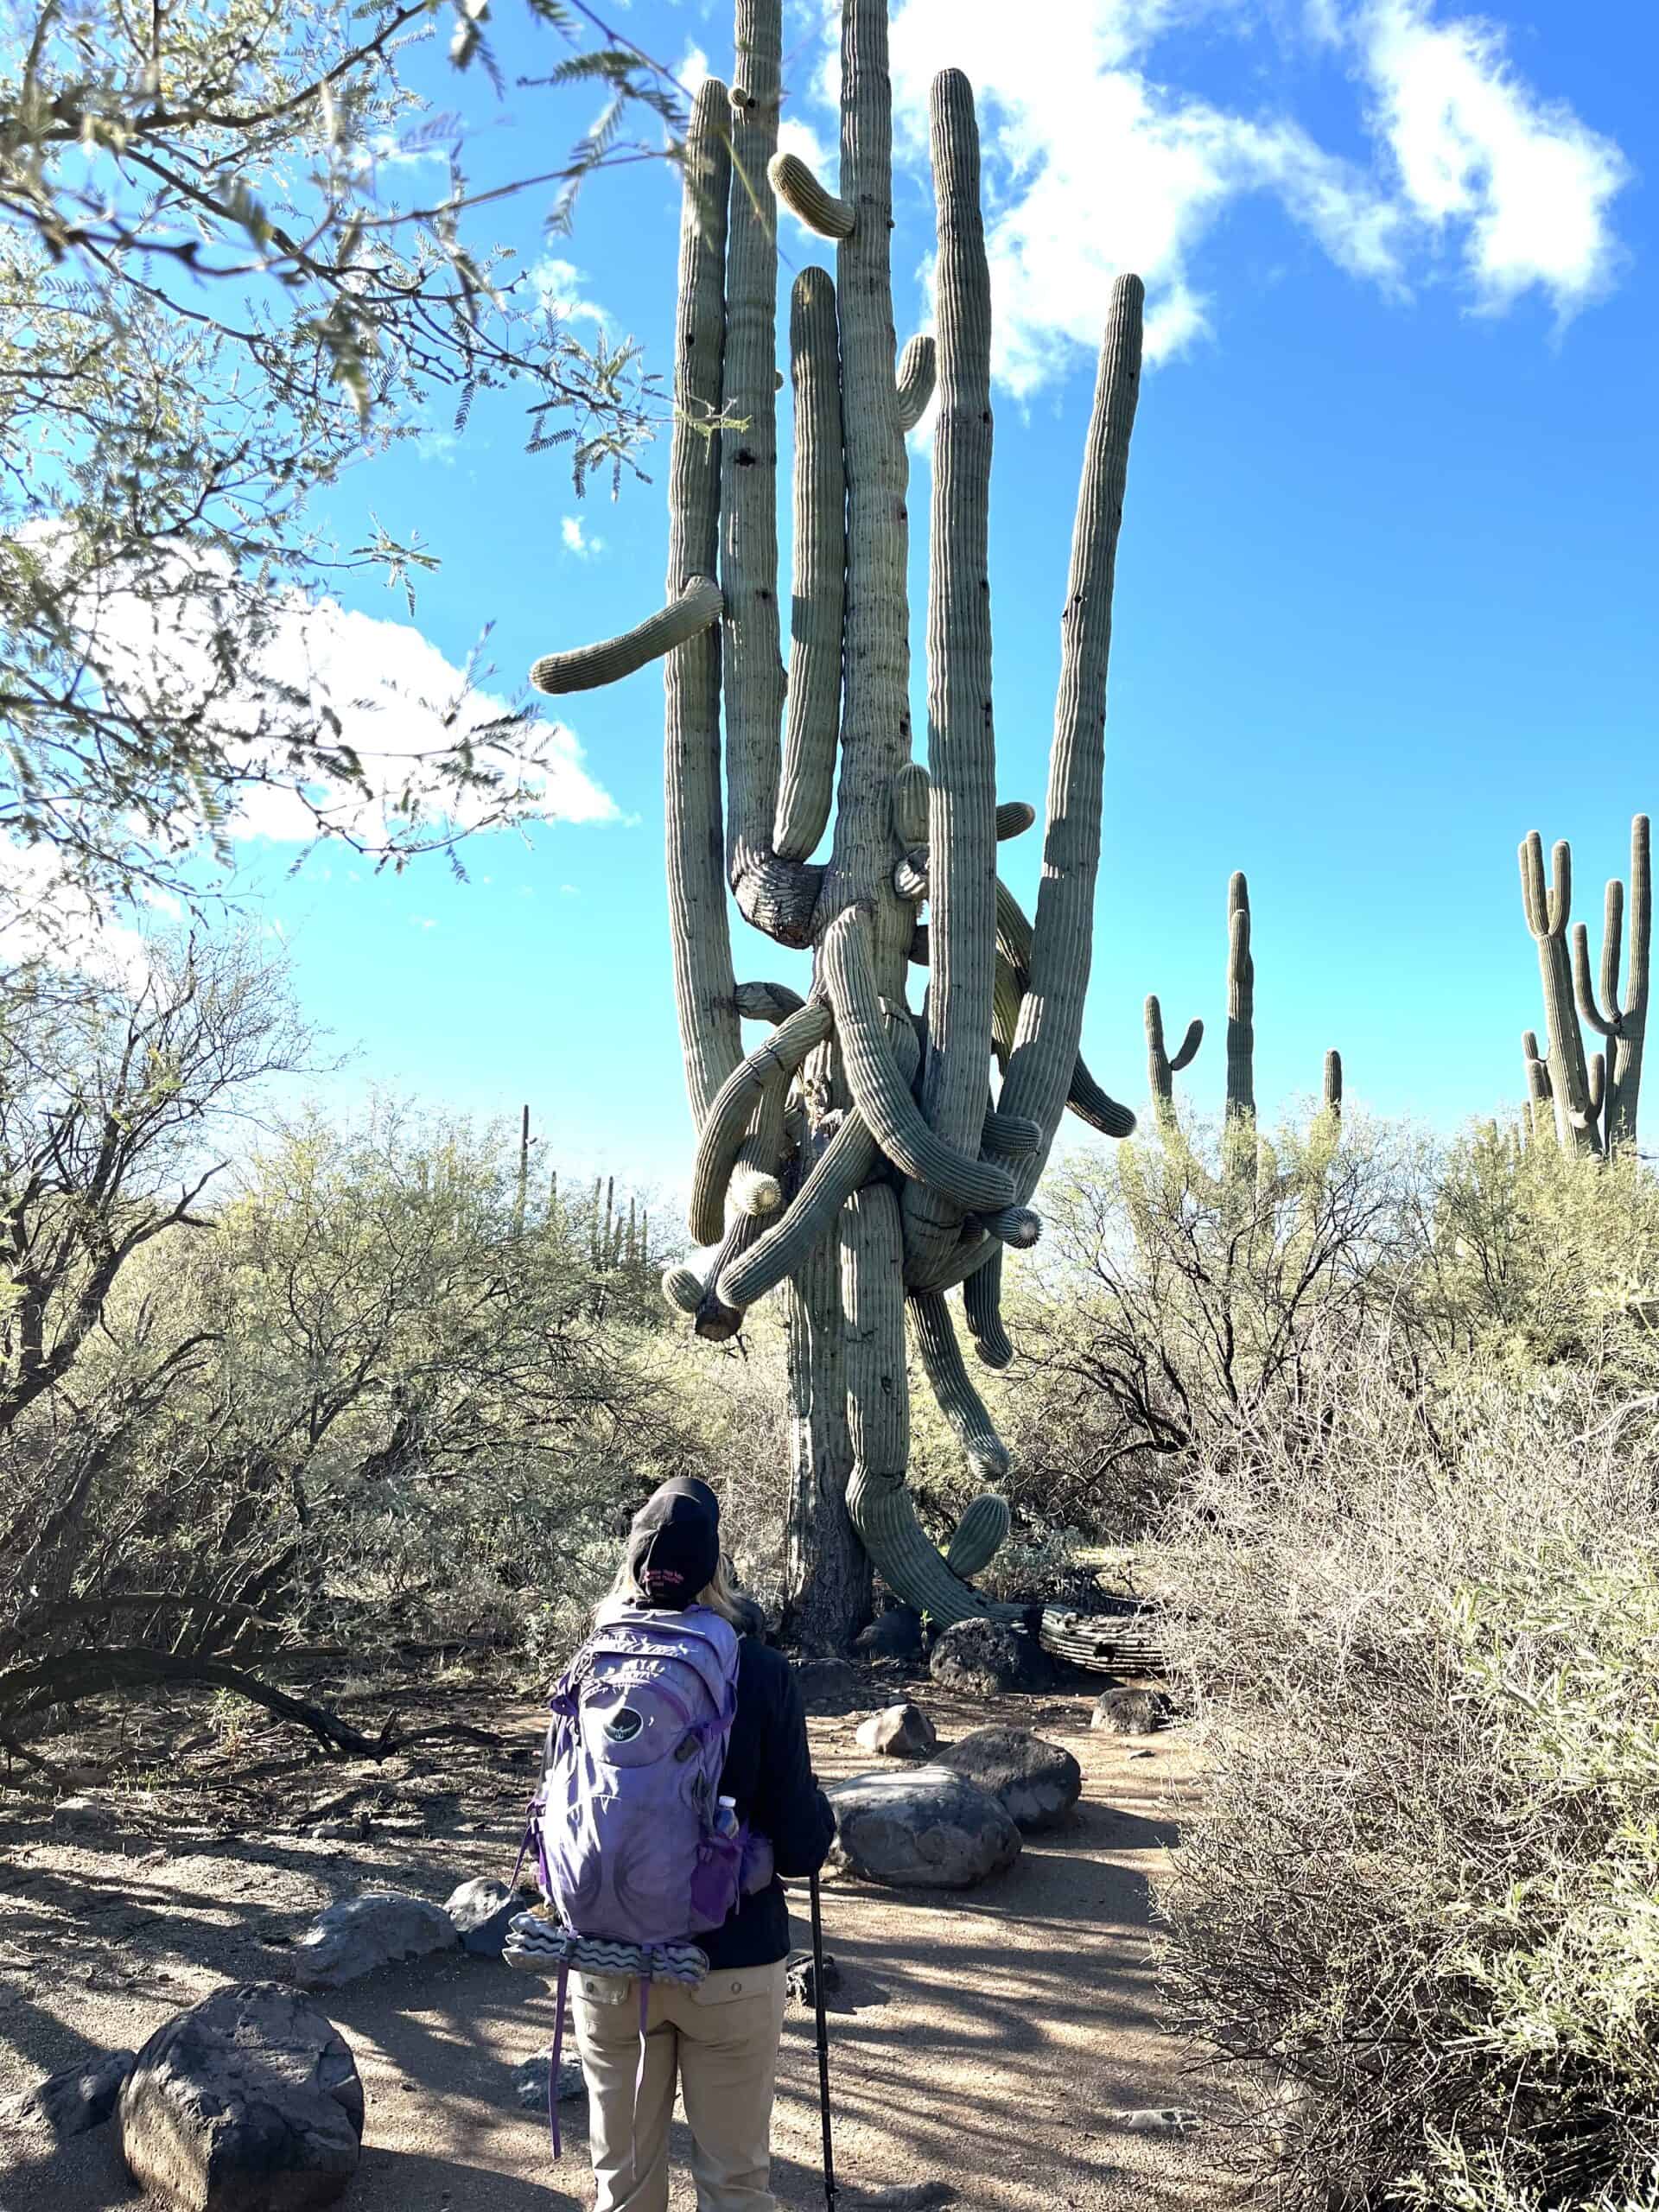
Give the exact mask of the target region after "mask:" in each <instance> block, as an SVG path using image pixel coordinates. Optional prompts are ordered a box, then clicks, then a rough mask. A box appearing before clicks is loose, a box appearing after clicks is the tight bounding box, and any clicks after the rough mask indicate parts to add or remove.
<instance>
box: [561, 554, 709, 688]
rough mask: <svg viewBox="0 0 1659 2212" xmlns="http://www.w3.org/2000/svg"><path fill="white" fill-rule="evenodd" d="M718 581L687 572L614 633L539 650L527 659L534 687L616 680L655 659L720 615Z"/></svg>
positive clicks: (591, 684)
mask: <svg viewBox="0 0 1659 2212" xmlns="http://www.w3.org/2000/svg"><path fill="white" fill-rule="evenodd" d="M720 608H721V594H720V586H719V585H718V584H717V583H716V582H715V580H714V578H713V577H712V576H692V577H690V579H689V580H688V581H687V582H685V583H684V584H683V586H682V587H681V588H680V590H679V592H678V593H677V595H676V596H675V597H674V598H673V599H671V600H670V601H669V602H668V604H667V605H666V606H665V607H658V610H657V612H656V613H654V614H648V615H647V616H646V617H645V620H644V621H643V622H636V623H635V625H634V626H633V627H632V630H624V631H623V632H622V633H621V635H620V637H616V638H601V639H600V640H599V642H598V644H596V645H577V646H575V647H573V648H572V650H571V651H570V652H563V653H543V655H542V658H540V660H538V661H533V662H532V663H531V671H530V680H531V683H533V684H534V685H535V686H536V689H537V690H538V691H550V692H553V693H554V694H556V695H562V694H563V693H565V692H569V691H592V690H597V688H598V687H599V685H601V683H620V681H621V679H622V677H625V676H632V674H633V672H634V671H635V670H636V669H639V668H644V667H645V665H646V664H647V663H648V662H650V661H653V660H661V658H663V656H664V653H671V652H673V650H674V648H675V646H676V645H683V644H684V643H685V641H686V639H688V638H695V637H696V634H697V632H699V631H700V630H708V629H711V628H712V627H713V626H714V625H715V623H716V622H718V621H719V620H720Z"/></svg>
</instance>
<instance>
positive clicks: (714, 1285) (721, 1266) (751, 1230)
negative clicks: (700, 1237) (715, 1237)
mask: <svg viewBox="0 0 1659 2212" xmlns="http://www.w3.org/2000/svg"><path fill="white" fill-rule="evenodd" d="M760 1229H761V1224H760V1221H759V1219H758V1218H757V1217H756V1216H755V1215H753V1214H751V1213H740V1214H734V1216H733V1217H732V1223H731V1226H730V1228H729V1229H728V1230H727V1231H726V1234H725V1236H723V1237H722V1238H721V1243H720V1247H719V1249H718V1250H717V1251H716V1252H715V1256H714V1258H713V1260H712V1261H711V1262H709V1273H708V1275H707V1277H706V1279H705V1281H704V1283H703V1291H702V1301H701V1303H700V1304H699V1305H698V1307H697V1316H696V1322H695V1324H694V1325H695V1327H696V1332H697V1334H698V1335H699V1336H700V1337H701V1338H703V1340H704V1341H705V1342H706V1343H708V1344H729V1343H730V1341H731V1339H732V1338H734V1336H735V1335H736V1334H737V1332H738V1331H739V1330H740V1329H741V1327H742V1325H743V1315H742V1313H741V1310H740V1309H739V1308H738V1307H737V1306H728V1305H727V1303H726V1301H725V1300H724V1299H723V1298H721V1294H720V1279H721V1275H722V1274H724V1273H725V1271H726V1269H727V1268H728V1267H730V1265H731V1264H732V1262H733V1261H734V1260H735V1259H736V1258H737V1257H738V1256H739V1255H740V1254H741V1253H743V1252H746V1251H747V1249H748V1248H749V1246H750V1245H751V1244H753V1243H754V1241H755V1239H756V1238H757V1237H758V1236H760Z"/></svg>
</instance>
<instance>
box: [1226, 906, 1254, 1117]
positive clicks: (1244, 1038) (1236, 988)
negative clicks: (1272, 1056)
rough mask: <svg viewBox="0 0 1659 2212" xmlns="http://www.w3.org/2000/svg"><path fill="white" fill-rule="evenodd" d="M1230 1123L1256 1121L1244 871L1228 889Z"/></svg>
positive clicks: (1251, 975)
mask: <svg viewBox="0 0 1659 2212" xmlns="http://www.w3.org/2000/svg"><path fill="white" fill-rule="evenodd" d="M1227 1119H1228V1120H1229V1121H1230V1122H1252V1123H1253V1122H1255V959H1254V958H1253V957H1252V956H1251V952H1250V887H1249V884H1248V883H1247V882H1246V881H1245V880H1244V874H1243V869H1242V868H1241V869H1237V870H1236V871H1235V872H1234V875H1233V879H1232V881H1231V882H1230V884H1229V885H1228V887H1227Z"/></svg>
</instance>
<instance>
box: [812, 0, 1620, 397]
mask: <svg viewBox="0 0 1659 2212" xmlns="http://www.w3.org/2000/svg"><path fill="white" fill-rule="evenodd" d="M826 12H827V13H833V12H834V11H826ZM1293 20H1294V21H1295V22H1296V23H1297V30H1296V33H1295V38H1296V41H1297V44H1298V46H1299V48H1300V50H1299V51H1298V52H1297V54H1296V55H1295V60H1296V62H1297V66H1298V72H1299V74H1300V75H1304V76H1305V75H1306V73H1308V72H1309V71H1311V70H1313V69H1319V68H1322V69H1323V70H1324V72H1325V78H1326V79H1327V80H1328V78H1329V75H1330V72H1331V68H1332V65H1333V64H1334V65H1335V66H1336V67H1338V68H1339V69H1340V70H1341V72H1342V76H1341V79H1340V80H1339V81H1340V83H1341V84H1342V86H1344V88H1345V89H1346V91H1347V92H1348V95H1349V97H1351V99H1353V101H1354V107H1355V118H1354V119H1355V124H1356V127H1357V133H1358V135H1359V137H1360V140H1361V143H1362V146H1363V152H1362V153H1361V154H1359V155H1353V154H1348V153H1338V152H1334V151H1332V149H1330V148H1329V147H1328V146H1327V145H1326V144H1325V143H1321V140H1320V137H1319V136H1317V135H1316V134H1315V132H1314V131H1313V130H1312V129H1311V128H1310V127H1309V125H1308V124H1307V123H1306V121H1304V120H1303V119H1302V118H1300V116H1299V115H1297V114H1296V113H1294V112H1292V111H1289V110H1288V109H1287V106H1286V105H1285V104H1284V103H1283V102H1281V104H1280V105H1276V106H1264V105H1250V106H1249V107H1247V106H1246V105H1244V104H1243V101H1230V102H1227V103H1223V102H1220V101H1218V100H1217V99H1213V98H1205V99H1201V98H1198V97H1196V96H1194V95H1190V94H1187V93H1185V92H1182V91H1181V90H1180V89H1179V83H1178V82H1176V81H1173V80H1175V79H1178V78H1179V66H1180V62H1179V54H1176V53H1174V52H1173V50H1171V49H1170V48H1168V46H1167V41H1169V40H1170V38H1171V36H1172V35H1173V34H1174V33H1176V32H1178V31H1179V30H1181V29H1185V28H1190V27H1192V25H1194V24H1196V23H1198V22H1203V23H1204V24H1205V28H1206V29H1207V30H1208V31H1210V32H1211V34H1213V33H1216V32H1217V31H1220V32H1227V33H1231V34H1233V35H1236V36H1237V37H1238V38H1239V39H1240V40H1241V41H1243V40H1244V39H1246V38H1249V37H1255V36H1258V35H1268V34H1272V35H1283V34H1284V32H1285V29H1286V26H1287V23H1288V22H1291V21H1293ZM832 28H833V27H831V29H832ZM946 63H950V64H951V65H954V66H956V67H960V68H962V69H963V70H965V71H966V73H967V74H968V75H969V78H970V79H972V80H973V83H974V86H975V89H976V93H977V95H978V100H979V109H980V127H981V134H982V146H983V152H984V161H985V177H986V202H987V232H986V237H987V249H988V254H989V257H990V262H991V270H992V282H993V286H994V294H995V347H996V352H995V369H996V373H997V375H998V378H999V379H1000V381H1001V383H1002V384H1003V385H1004V386H1005V387H1007V388H1009V389H1012V390H1013V391H1015V392H1016V393H1020V394H1025V393H1029V392H1032V391H1036V390H1037V389H1039V387H1040V386H1042V385H1045V384H1046V383H1048V382H1049V381H1051V380H1052V378H1055V377H1057V376H1058V375H1059V374H1061V373H1063V372H1065V370H1066V369H1068V368H1069V367H1070V366H1071V363H1072V362H1073V360H1074V359H1076V356H1077V349H1079V348H1088V349H1090V350H1092V348H1093V347H1094V346H1095V345H1096V343H1097V342H1098V338H1099V330H1100V325H1101V321H1102V318H1103V310H1104V307H1105V302H1106V297H1107V294H1108V291H1109V288H1110V284H1111V281H1112V279H1113V277H1115V276H1116V275H1117V274H1118V273H1119V272H1120V271H1122V270H1126V269H1135V270H1139V272H1140V273H1141V275H1142V276H1143V277H1145V278H1146V280H1147V290H1148V314H1147V351H1148V355H1149V357H1150V358H1151V359H1153V360H1154V361H1156V360H1160V359H1168V358H1169V357H1170V356H1172V355H1173V354H1178V353H1180V352H1182V351H1183V350H1184V349H1185V348H1186V347H1188V346H1192V344H1194V343H1195V342H1197V341H1198V340H1200V339H1202V338H1203V337H1205V335H1207V334H1211V332H1213V330H1214V328H1215V327H1216V325H1217V320H1218V317H1219V315H1221V314H1222V313H1223V312H1224V307H1223V306H1222V305H1220V304H1218V303H1217V301H1216V300H1215V299H1214V298H1213V297H1212V296H1211V291H1210V289H1209V287H1210V284H1211V283H1212V282H1213V279H1211V278H1210V277H1209V276H1208V274H1207V269H1208V264H1207V263H1206V261H1205V256H1204V253H1203V251H1202V249H1203V248H1204V247H1205V244H1206V242H1207V241H1208V240H1209V239H1210V238H1211V236H1212V234H1213V233H1214V232H1215V231H1216V229H1217V225H1218V224H1219V223H1220V221H1221V220H1222V219H1223V218H1224V216H1225V215H1226V214H1227V213H1228V212H1229V211H1230V209H1231V208H1232V207H1234V206H1235V205H1236V203H1237V202H1238V201H1239V200H1242V199H1243V198H1245V197H1246V196H1249V195H1256V196H1258V197H1265V198H1267V199H1269V200H1274V201H1275V202H1276V203H1277V204H1278V205H1279V207H1281V209H1282V210H1283V212H1284V213H1285V215H1286V216H1287V219H1289V221H1290V222H1291V223H1292V224H1294V226H1296V227H1297V228H1298V229H1300V231H1302V232H1305V233H1306V235H1307V236H1309V237H1311V238H1313V240H1314V241H1315V242H1316V243H1317V245H1319V248H1320V249H1321V250H1322V251H1324V252H1325V254H1326V255H1327V256H1328V257H1330V259H1331V260H1332V262H1333V263H1335V264H1336V265H1337V266H1338V268H1340V269H1342V270H1344V271H1346V272H1347V273H1348V274H1349V275H1351V277H1355V278H1356V279H1357V280H1359V281H1361V282H1363V283H1368V284H1370V285H1372V286H1375V287H1376V289H1378V290H1379V291H1380V292H1382V293H1383V295H1384V296H1387V297H1389V298H1390V299H1393V300H1399V299H1402V298H1405V297H1407V296H1409V295H1410V294H1411V293H1412V292H1414V290H1416V289H1419V288H1420V287H1421V286H1423V285H1426V284H1428V283H1436V282H1441V281H1446V280H1448V279H1449V280H1452V281H1455V282H1457V283H1459V285H1461V286H1462V287H1463V289H1464V290H1465V294H1466V296H1467V297H1468V299H1469V301H1470V303H1471V305H1472V306H1474V307H1475V308H1478V309H1481V310H1483V311H1499V310H1502V309H1504V308H1509V307H1510V306H1512V305H1513V304H1514V303H1515V302H1517V301H1518V300H1520V299H1522V297H1523V296H1527V295H1529V294H1531V295H1537V296H1541V297H1542V298H1543V299H1544V300H1545V301H1546V302H1548V304H1549V306H1551V307H1552V308H1554V311H1555V314H1556V315H1557V317H1558V318H1559V319H1562V320H1565V319H1566V318H1567V317H1569V316H1571V315H1573V313H1575V312H1576V311H1577V310H1578V309H1579V308H1582V307H1584V306H1585V305H1586V304H1587V303H1588V302H1592V301H1593V300H1594V299H1596V298H1597V297H1598V296H1600V295H1601V294H1602V293H1604V292H1605V290H1606V289H1607V288H1608V286H1609V285H1610V284H1611V282H1612V281H1613V280H1614V278H1615V277H1616V274H1617V270H1618V264H1619V260H1620V249H1619V246H1618V239H1617V236H1616V233H1615V232H1614V229H1613V218H1612V207H1613V202H1614V200H1615V199H1616V198H1617V195H1618V193H1619V191H1620V189H1621V188H1622V187H1623V186H1624V183H1625V182H1626V181H1628V177H1629V174H1630V171H1629V167H1628V164H1627V163H1626V162H1625V160H1624V156H1623V155H1622V154H1621V153H1620V151H1619V149H1618V147H1617V146H1616V145H1614V144H1613V143H1612V142H1611V140H1609V139H1608V138H1606V137H1603V136H1601V135H1600V134H1599V133H1598V132H1596V131H1595V130H1593V129H1592V128H1591V127H1590V126H1589V125H1588V124H1586V123H1585V122H1583V121H1582V120H1581V119H1580V118H1579V117H1578V116H1577V115H1576V114H1575V113H1574V111H1573V110H1572V109H1571V108H1570V107H1569V106H1567V105H1566V104H1565V103H1564V102H1561V101H1560V100H1557V99H1551V98H1550V97H1548V94H1547V93H1546V92H1541V91H1539V90H1537V89H1535V87H1534V86H1532V85H1531V84H1529V82H1528V81H1527V80H1526V79H1524V78H1523V77H1522V74H1521V73H1520V72H1519V71H1518V70H1517V69H1516V67H1515V65H1514V63H1513V61H1512V60H1511V59H1510V55H1509V54H1508V52H1507V49H1506V46H1505V42H1504V39H1503V33H1502V31H1501V30H1500V29H1497V28H1495V27H1493V26H1492V25H1491V24H1490V23H1488V22H1483V21H1480V20H1478V19H1477V18H1475V17H1473V16H1456V15H1451V14H1446V15H1442V14H1441V13H1440V11H1439V10H1437V9H1436V8H1435V6H1434V5H1433V0H1301V12H1300V16H1297V17H1293V16H1290V15H1289V14H1288V13H1287V7H1286V4H1285V0H1048V4H1047V5H1046V7H1045V8H1044V9H1043V10H1042V11H1041V24H1040V32H1038V31H1037V30H1035V29H1033V35H1030V36H1028V37H1018V36H1015V37H1010V36H1009V35H1008V20H1007V10H1006V8H1004V7H1003V6H1001V4H1000V0H999V4H996V5H993V4H992V0H899V4H898V6H897V8H896V10H895V13H894V17H893V90H894V100H895V113H896V122H897V128H898V133H899V147H900V155H901V158H904V159H907V160H909V161H910V162H912V163H917V164H921V163H925V160H926V137H927V98H928V88H929V86H930V84H931V80H932V78H933V76H934V74H935V73H936V72H937V71H938V69H939V68H940V67H943V66H944V65H945V64H946ZM835 78H836V64H835V58H834V54H833V51H830V52H829V53H828V54H826V60H825V66H824V69H823V73H822V75H821V76H820V78H819V79H818V83H817V93H818V95H819V96H820V97H822V96H825V95H829V96H833V92H834V87H835ZM1241 81H1244V79H1243V72H1242V71H1241ZM1249 81H1250V82H1251V83H1254V82H1255V81H1257V79H1256V75H1255V71H1254V69H1253V70H1252V73H1251V76H1250V78H1249ZM1326 89H1328V82H1327V85H1326ZM819 166H820V167H821V168H823V171H824V173H825V174H826V176H827V178H828V175H829V173H828V169H827V166H826V165H824V164H822V163H820V164H819ZM829 181H833V179H832V178H829Z"/></svg>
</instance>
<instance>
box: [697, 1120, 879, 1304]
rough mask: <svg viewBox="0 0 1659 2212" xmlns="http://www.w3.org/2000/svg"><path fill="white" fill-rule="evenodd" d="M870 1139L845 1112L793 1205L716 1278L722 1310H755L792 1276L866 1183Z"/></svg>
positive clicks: (873, 1156) (873, 1153) (873, 1149)
mask: <svg viewBox="0 0 1659 2212" xmlns="http://www.w3.org/2000/svg"><path fill="white" fill-rule="evenodd" d="M879 1159H880V1151H879V1148H878V1147H877V1145H876V1141H875V1139H874V1137H873V1136H872V1135H870V1132H869V1130H868V1127H867V1126H866V1125H865V1123H864V1122H863V1120H862V1119H861V1116H859V1115H857V1114H856V1113H849V1114H848V1115H847V1116H846V1117H845V1119H844V1120H843V1121H842V1124H841V1127H840V1128H838V1129H837V1130H836V1133H835V1135H834V1136H832V1137H831V1138H830V1140H829V1143H828V1144H827V1145H826V1146H825V1147H824V1148H823V1151H822V1152H821V1153H820V1154H819V1155H818V1157H817V1159H816V1160H814V1161H813V1163H812V1166H811V1167H810V1170H809V1172H808V1173H807V1178H806V1180H805V1181H804V1183H803V1184H802V1185H801V1187H800V1190H799V1192H798V1194H797V1196H796V1198H795V1200H794V1202H793V1204H792V1205H791V1206H790V1208H789V1210H788V1211H787V1212H786V1213H785V1215H784V1217H783V1219H782V1220H781V1221H778V1222H774V1223H773V1224H772V1226H771V1227H770V1228H769V1229H768V1230H766V1234H765V1236H762V1237H761V1238H760V1240H759V1242H758V1243H755V1244H754V1245H753V1246H752V1247H751V1248H750V1249H749V1250H748V1251H747V1252H745V1253H744V1254H743V1255H742V1256H741V1259H739V1260H737V1261H736V1262H734V1264H733V1265H732V1266H731V1267H730V1268H728V1269H727V1271H726V1273H725V1274H723V1275H722V1276H721V1281H720V1294H721V1297H722V1298H723V1299H725V1300H726V1301H727V1302H728V1305H732V1306H756V1305H758V1304H759V1303H760V1300H762V1299H763V1298H764V1297H765V1296H766V1293H767V1292H768V1291H770V1290H775V1289H776V1288H777V1287H778V1285H779V1283H780V1282H782V1281H785V1278H786V1277H787V1276H789V1275H791V1274H793V1273H794V1271H795V1269H796V1268H798V1267H799V1266H800V1264H801V1262H803V1261H804V1259H805V1257H806V1255H807V1254H808V1253H809V1252H810V1250H811V1249H812V1248H813V1246H814V1245H816V1244H817V1243H819V1242H820V1241H821V1240H822V1239H823V1237H825V1236H828V1235H829V1232H830V1231H831V1230H833V1229H834V1227H835V1225H836V1217H838V1215H839V1214H840V1212H841V1210H842V1206H844V1205H846V1203H847V1201H848V1199H849V1198H851V1197H852V1195H853V1193H854V1192H855V1191H856V1190H858V1189H860V1188H861V1185H864V1184H865V1183H867V1182H868V1180H869V1179H870V1177H871V1176H872V1175H873V1174H874V1172H875V1168H876V1165H877V1162H878V1160H879Z"/></svg>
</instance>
